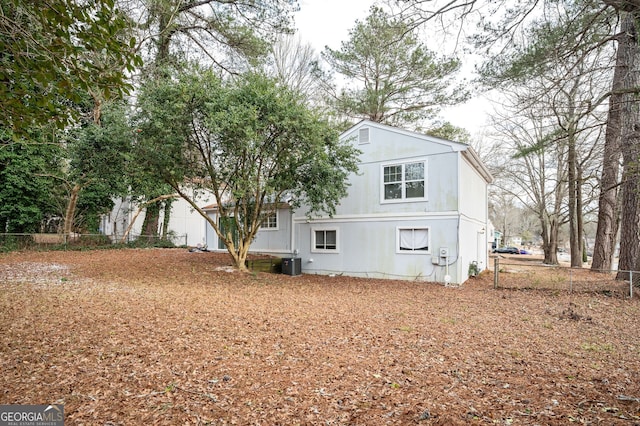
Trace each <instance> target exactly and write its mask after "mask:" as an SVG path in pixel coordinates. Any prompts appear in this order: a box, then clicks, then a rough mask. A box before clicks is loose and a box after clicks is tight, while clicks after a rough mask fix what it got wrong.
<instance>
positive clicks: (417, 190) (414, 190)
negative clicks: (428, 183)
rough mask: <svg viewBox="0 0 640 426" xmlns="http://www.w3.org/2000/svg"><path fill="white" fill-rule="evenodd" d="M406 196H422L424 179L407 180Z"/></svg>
mask: <svg viewBox="0 0 640 426" xmlns="http://www.w3.org/2000/svg"><path fill="white" fill-rule="evenodd" d="M406 185H407V198H422V197H424V181H419V182H407V184H406Z"/></svg>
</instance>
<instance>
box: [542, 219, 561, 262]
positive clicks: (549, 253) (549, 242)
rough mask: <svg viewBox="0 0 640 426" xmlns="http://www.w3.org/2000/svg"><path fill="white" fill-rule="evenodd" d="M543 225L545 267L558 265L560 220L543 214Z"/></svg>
mask: <svg viewBox="0 0 640 426" xmlns="http://www.w3.org/2000/svg"><path fill="white" fill-rule="evenodd" d="M540 224H541V225H542V235H541V236H542V249H543V251H544V260H543V261H542V263H544V264H545V265H557V264H558V229H559V227H558V220H557V218H556V217H554V216H551V215H548V214H547V213H546V212H542V214H541V216H540Z"/></svg>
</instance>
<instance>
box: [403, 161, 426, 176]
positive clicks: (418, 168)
mask: <svg viewBox="0 0 640 426" xmlns="http://www.w3.org/2000/svg"><path fill="white" fill-rule="evenodd" d="M404 167H405V174H404V176H405V179H406V180H422V179H424V163H410V164H406V165H405V166H404Z"/></svg>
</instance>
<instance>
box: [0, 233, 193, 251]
mask: <svg viewBox="0 0 640 426" xmlns="http://www.w3.org/2000/svg"><path fill="white" fill-rule="evenodd" d="M121 241H122V235H104V234H77V233H73V234H11V233H8V234H0V251H5V252H6V251H16V250H45V249H54V250H73V249H82V248H99V247H113V246H114V245H124V246H130V247H183V246H186V245H187V235H186V234H185V235H176V234H169V235H167V236H164V237H159V236H155V235H131V234H130V235H128V236H127V238H126V241H125V242H124V243H123V242H121Z"/></svg>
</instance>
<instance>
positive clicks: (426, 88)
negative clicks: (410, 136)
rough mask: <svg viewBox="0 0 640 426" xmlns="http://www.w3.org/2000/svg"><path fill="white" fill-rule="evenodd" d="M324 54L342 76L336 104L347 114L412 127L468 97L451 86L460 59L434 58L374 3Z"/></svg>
mask: <svg viewBox="0 0 640 426" xmlns="http://www.w3.org/2000/svg"><path fill="white" fill-rule="evenodd" d="M323 57H324V58H325V60H326V61H327V62H328V63H329V64H330V66H331V67H332V69H333V70H335V71H336V72H337V73H338V74H340V75H342V76H343V77H344V78H345V79H346V87H345V88H344V89H342V90H341V91H340V92H339V93H337V94H336V98H335V105H336V108H337V109H338V111H340V112H342V113H343V114H345V115H347V116H349V117H356V118H368V119H370V120H372V121H377V122H382V123H386V124H392V125H398V126H411V127H417V126H416V123H420V122H421V121H422V120H423V119H425V118H432V117H433V116H434V115H435V113H436V112H437V111H438V110H439V109H440V107H442V106H444V105H453V104H456V103H459V102H461V101H463V100H465V99H467V96H468V92H467V90H465V89H464V87H455V86H454V85H453V78H454V76H455V75H456V73H457V71H458V70H459V69H460V61H458V60H457V59H452V58H438V57H437V56H436V54H435V53H433V52H432V51H430V50H429V49H428V48H427V47H426V45H425V44H424V43H422V42H421V41H420V40H419V38H418V36H417V33H416V32H415V31H413V30H412V27H411V22H408V21H405V20H402V19H397V18H394V17H393V16H391V15H389V14H388V13H386V12H385V11H384V10H383V9H381V8H379V7H375V6H373V7H372V8H371V9H370V14H369V16H368V17H367V18H366V20H365V21H364V22H360V21H358V22H356V25H355V27H354V28H353V29H351V31H350V32H349V40H347V41H344V42H342V46H341V48H340V49H339V50H333V49H331V48H329V47H326V48H325V50H324V52H323Z"/></svg>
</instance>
